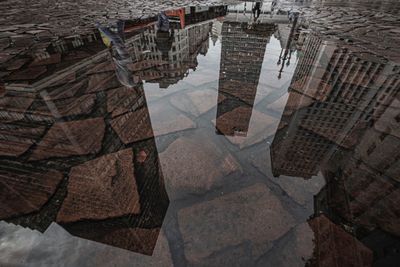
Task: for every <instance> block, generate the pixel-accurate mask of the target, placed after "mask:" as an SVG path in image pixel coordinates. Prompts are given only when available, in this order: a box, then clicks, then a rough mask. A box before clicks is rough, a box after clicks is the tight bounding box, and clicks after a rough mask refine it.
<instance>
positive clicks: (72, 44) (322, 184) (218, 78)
mask: <svg viewBox="0 0 400 267" xmlns="http://www.w3.org/2000/svg"><path fill="white" fill-rule="evenodd" d="M274 2H275V1H274ZM247 5H248V6H247V7H246V5H238V6H231V7H229V8H228V7H226V6H219V7H189V8H182V9H178V10H172V11H166V12H162V13H160V14H159V15H158V16H153V17H148V18H145V19H141V20H119V21H118V22H117V23H115V22H110V23H108V24H99V25H97V28H98V30H93V29H91V30H88V31H86V32H82V33H80V34H79V35H76V36H73V37H68V38H61V37H60V38H58V39H57V40H52V39H51V38H49V36H47V35H43V36H42V35H40V36H36V39H35V40H34V41H32V40H30V39H29V38H28V39H26V40H25V39H24V40H22V39H19V38H16V40H17V39H18V40H17V41H15V42H14V43H13V45H11V46H7V48H6V50H5V51H7V52H6V53H7V54H4V55H6V57H2V58H1V59H2V60H4V62H5V64H3V65H1V73H2V79H3V81H4V85H2V88H1V90H2V91H1V96H2V97H1V99H0V109H1V111H0V120H1V125H0V153H1V155H0V166H1V168H0V173H1V174H0V184H1V185H2V186H1V187H0V193H1V194H0V196H1V200H2V204H1V205H0V219H2V220H4V221H6V222H7V224H6V223H2V225H1V227H2V228H1V229H5V230H4V231H3V230H2V232H1V236H2V237H1V236H0V240H3V241H2V242H3V244H5V245H3V250H4V251H5V253H3V255H6V256H5V257H6V259H8V260H9V261H10V262H11V261H15V258H16V256H15V255H16V254H14V253H17V254H18V253H21V254H23V259H24V264H25V265H27V266H32V265H40V264H41V263H43V262H45V261H47V262H46V264H47V265H51V264H54V263H55V262H63V263H64V264H66V265H70V266H93V265H96V266H97V265H104V264H105V265H107V264H108V265H110V264H114V265H129V264H131V263H132V262H134V263H135V264H136V263H137V265H139V266H148V265H155V266H162V265H166V266H171V265H177V266H185V265H191V266H192V265H195V266H215V265H216V266H232V265H235V264H236V265H243V266H269V265H278V266H304V265H308V266H371V265H372V264H373V262H375V263H376V262H390V261H391V260H392V258H393V257H395V256H396V253H395V251H396V248H397V247H398V246H399V242H398V241H397V238H398V235H399V233H398V232H399V227H398V220H399V216H398V208H397V205H396V204H397V202H396V201H397V200H398V199H399V194H398V182H399V178H398V176H399V175H398V174H399V171H400V167H399V163H398V162H399V152H398V151H399V144H400V143H399V138H400V135H399V132H398V124H399V120H400V119H399V116H400V115H399V114H400V113H399V104H400V103H399V77H400V73H399V71H400V68H399V66H398V63H397V62H396V60H390V58H388V57H387V56H385V55H383V54H381V53H380V52H381V50H379V52H376V51H371V49H367V48H366V47H364V46H363V45H361V44H365V43H362V42H361V44H359V43H356V44H354V43H353V42H354V41H349V39H348V35H347V36H346V38H344V37H341V36H335V38H330V36H325V35H324V34H321V32H319V31H318V30H313V29H312V27H311V26H310V25H311V24H310V22H309V21H308V20H305V19H304V17H302V16H300V15H299V13H297V12H293V9H291V10H290V11H289V12H287V11H284V10H281V9H280V7H279V6H278V7H277V8H275V5H274V6H273V7H272V9H274V10H275V9H276V10H275V11H276V12H275V11H274V12H271V10H270V8H271V7H268V6H267V5H265V3H264V5H261V4H260V3H259V2H256V3H247ZM250 5H251V8H248V7H249V6H250ZM243 8H245V9H243ZM336 34H337V33H336ZM344 34H345V35H346V34H348V33H347V32H345V33H344ZM25 37H26V36H25ZM5 38H9V37H5ZM14 39H15V38H14ZM374 45H376V46H377V44H376V43H372V44H369V47H370V48H371V47H373V46H374ZM105 48H106V49H105ZM388 53H389V52H388ZM391 53H392V54H393V53H394V52H391ZM2 55H3V54H2ZM167 209H168V212H167ZM165 218H167V219H165ZM53 222H56V223H57V224H58V225H60V226H61V227H62V228H63V229H65V230H66V231H67V232H68V233H69V234H67V233H65V232H64V231H63V229H62V228H60V227H59V226H58V225H56V224H52V223H53ZM11 223H12V224H15V225H19V226H22V227H26V228H27V229H23V228H22V227H16V226H13V225H12V224H11ZM29 229H36V230H39V231H41V232H44V234H43V235H42V234H40V235H39V234H37V233H36V232H32V231H30V230H29ZM70 234H71V235H70ZM73 236H74V237H73ZM78 237H79V238H78ZM28 239H30V240H33V241H31V242H26V244H23V245H22V244H21V243H24V242H23V241H24V240H28ZM21 240H22V241H21ZM90 241H96V242H99V243H102V244H105V245H111V246H112V247H111V246H102V245H101V244H96V243H94V242H90ZM28 243H29V244H32V245H27V244H28ZM10 244H11V245H10ZM382 244H383V245H382ZM382 246H384V247H385V248H387V250H388V251H382ZM76 247H78V248H79V251H77V250H76ZM120 248H122V249H125V250H129V251H133V252H139V253H142V254H147V255H153V256H152V257H148V258H147V257H146V258H145V257H143V256H141V255H139V254H135V253H130V252H128V251H125V252H124V251H123V250H119V249H120ZM1 249H2V247H1V246H0V251H1ZM82 251H87V252H88V254H87V255H84V253H82ZM111 255H112V257H111ZM1 260H3V258H1V256H0V261H1Z"/></svg>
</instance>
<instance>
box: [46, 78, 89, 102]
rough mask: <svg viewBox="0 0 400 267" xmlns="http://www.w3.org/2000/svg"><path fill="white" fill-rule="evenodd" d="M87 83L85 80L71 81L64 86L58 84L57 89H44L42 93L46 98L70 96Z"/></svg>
mask: <svg viewBox="0 0 400 267" xmlns="http://www.w3.org/2000/svg"><path fill="white" fill-rule="evenodd" d="M85 84H86V81H85V80H83V81H80V82H76V83H74V82H71V83H68V84H66V85H64V86H58V87H56V88H55V89H47V90H46V91H42V92H41V93H40V94H41V96H42V97H43V99H44V100H57V99H62V98H70V97H73V96H74V95H75V94H76V93H77V92H78V90H79V89H81V88H82V87H83V86H84V85H85Z"/></svg>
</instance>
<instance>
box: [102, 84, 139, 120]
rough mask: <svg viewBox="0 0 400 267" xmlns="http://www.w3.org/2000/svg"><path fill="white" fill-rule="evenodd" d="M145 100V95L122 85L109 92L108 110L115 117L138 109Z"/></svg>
mask: <svg viewBox="0 0 400 267" xmlns="http://www.w3.org/2000/svg"><path fill="white" fill-rule="evenodd" d="M143 102H144V96H143V95H141V94H139V93H138V92H137V91H136V90H135V89H133V88H127V87H120V88H116V89H112V90H109V91H108V92H107V112H109V113H112V114H111V116H112V117H113V118H114V117H116V116H119V115H121V114H124V113H126V112H128V111H132V110H136V109H137V108H138V107H139V106H140V105H142V104H143Z"/></svg>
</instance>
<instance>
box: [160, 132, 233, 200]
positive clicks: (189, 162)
mask: <svg viewBox="0 0 400 267" xmlns="http://www.w3.org/2000/svg"><path fill="white" fill-rule="evenodd" d="M159 158H160V163H161V167H162V170H163V175H164V180H165V183H166V187H167V191H168V193H169V197H170V198H177V197H180V196H181V195H185V194H191V193H204V192H207V191H208V190H210V189H211V188H212V187H213V186H216V185H219V184H221V183H222V182H223V180H224V177H225V176H227V175H229V174H231V173H234V172H238V171H241V167H240V165H239V163H238V162H237V161H236V159H235V158H234V157H233V156H232V155H230V154H229V153H226V152H225V151H223V150H222V149H221V148H219V147H218V146H217V145H216V144H214V143H213V142H211V141H209V140H207V138H201V139H199V138H193V137H192V138H188V137H180V138H178V139H177V140H175V141H174V142H173V143H172V144H170V145H169V146H168V148H167V149H166V150H165V151H164V152H162V153H160V154H159Z"/></svg>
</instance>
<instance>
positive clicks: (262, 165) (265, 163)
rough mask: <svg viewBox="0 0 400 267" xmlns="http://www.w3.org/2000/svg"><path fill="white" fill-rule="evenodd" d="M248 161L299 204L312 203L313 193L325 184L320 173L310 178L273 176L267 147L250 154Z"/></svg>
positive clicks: (316, 192)
mask: <svg viewBox="0 0 400 267" xmlns="http://www.w3.org/2000/svg"><path fill="white" fill-rule="evenodd" d="M250 161H251V163H252V165H253V166H255V167H256V168H257V169H258V170H259V171H260V172H262V173H263V174H264V175H265V176H267V177H268V178H270V180H271V181H272V182H274V183H276V184H278V185H279V186H280V187H281V188H282V189H283V190H284V191H285V192H286V193H287V194H288V195H289V197H291V198H292V199H293V200H294V201H296V202H297V203H298V204H300V205H305V204H307V203H313V200H314V195H316V194H318V192H319V191H320V190H321V189H322V188H323V186H324V185H325V179H324V177H323V175H322V174H320V175H318V176H314V177H312V178H311V179H308V180H306V179H304V178H302V177H291V176H284V175H281V176H279V177H274V176H273V174H272V165H271V155H270V150H269V148H267V149H263V150H262V151H261V152H260V153H257V155H252V156H251V158H250Z"/></svg>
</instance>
